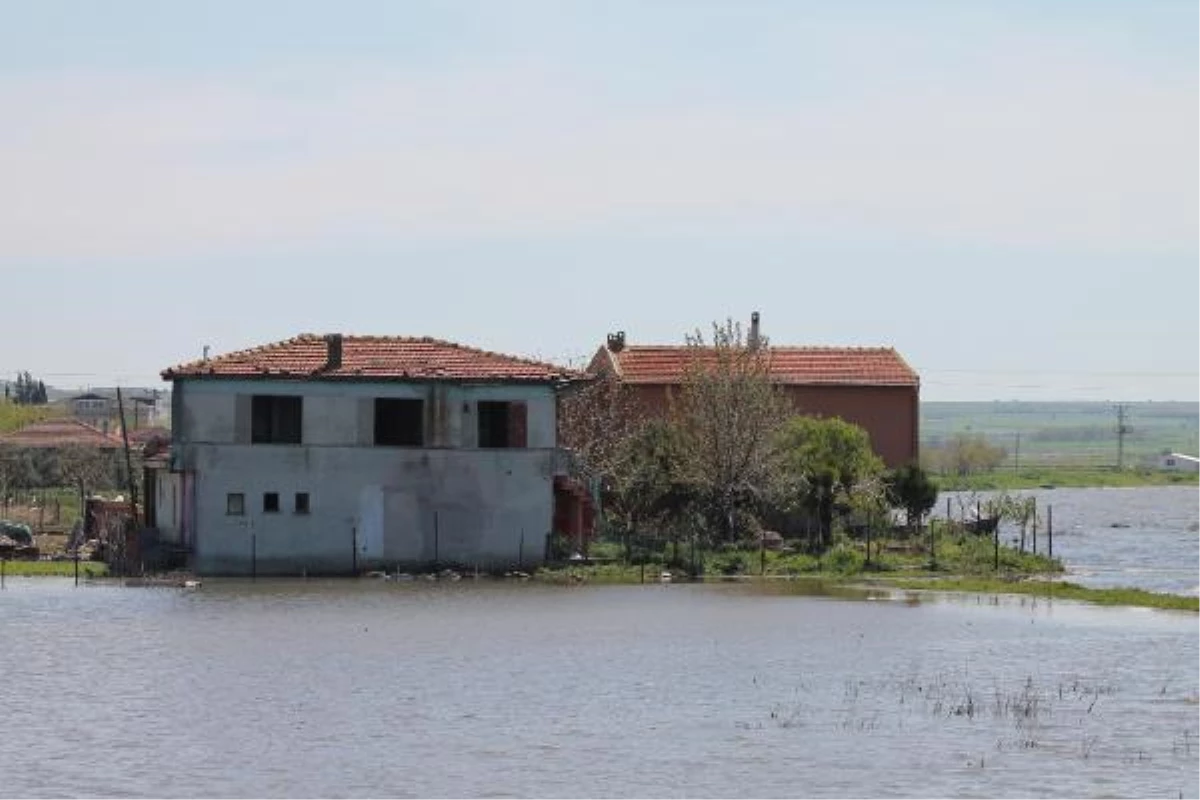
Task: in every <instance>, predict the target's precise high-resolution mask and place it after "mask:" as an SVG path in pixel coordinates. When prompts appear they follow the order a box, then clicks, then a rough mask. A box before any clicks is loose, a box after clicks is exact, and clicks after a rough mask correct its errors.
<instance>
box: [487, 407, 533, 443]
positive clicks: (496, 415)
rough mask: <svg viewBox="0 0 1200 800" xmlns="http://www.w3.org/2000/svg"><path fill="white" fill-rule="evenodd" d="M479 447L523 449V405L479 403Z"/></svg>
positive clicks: (524, 423)
mask: <svg viewBox="0 0 1200 800" xmlns="http://www.w3.org/2000/svg"><path fill="white" fill-rule="evenodd" d="M478 416H479V446H480V447H525V438H526V437H525V430H526V422H525V404H524V403H506V402H499V401H494V400H482V401H480V403H479V414H478Z"/></svg>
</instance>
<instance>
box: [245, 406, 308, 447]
mask: <svg viewBox="0 0 1200 800" xmlns="http://www.w3.org/2000/svg"><path fill="white" fill-rule="evenodd" d="M301 409H302V403H301V398H299V397H287V396H284V395H273V394H256V395H254V398H253V400H252V402H251V424H250V441H251V442H252V443H254V444H300V428H301V422H300V421H301Z"/></svg>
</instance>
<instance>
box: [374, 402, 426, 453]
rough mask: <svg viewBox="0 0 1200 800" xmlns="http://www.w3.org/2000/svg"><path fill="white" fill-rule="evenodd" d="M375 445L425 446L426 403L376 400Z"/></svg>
mask: <svg viewBox="0 0 1200 800" xmlns="http://www.w3.org/2000/svg"><path fill="white" fill-rule="evenodd" d="M375 444H378V445H386V446H391V447H421V446H423V445H424V444H425V401H424V400H419V399H412V398H400V397H377V398H375Z"/></svg>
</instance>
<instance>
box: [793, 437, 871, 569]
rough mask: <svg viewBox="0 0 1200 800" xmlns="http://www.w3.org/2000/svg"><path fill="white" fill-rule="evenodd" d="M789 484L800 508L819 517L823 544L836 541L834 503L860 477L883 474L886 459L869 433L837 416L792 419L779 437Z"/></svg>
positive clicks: (845, 493) (865, 477)
mask: <svg viewBox="0 0 1200 800" xmlns="http://www.w3.org/2000/svg"><path fill="white" fill-rule="evenodd" d="M776 444H777V447H778V451H779V453H780V454H781V456H782V459H783V465H784V472H785V475H786V480H787V483H788V485H789V486H791V487H793V491H796V492H798V497H797V500H798V501H799V503H800V505H801V507H803V508H804V509H805V510H807V511H808V512H810V513H813V514H815V515H816V517H817V519H818V522H819V529H820V535H821V541H820V545H821V547H822V548H825V547H828V546H829V545H830V543H831V540H832V532H833V512H834V505H835V503H836V502H837V501H838V500H839V498H840V499H843V500H845V499H848V497H849V494H850V491H851V489H852V488H853V487H854V485H855V484H856V483H858V482H859V481H863V480H866V479H868V478H872V477H874V476H876V475H878V474H879V473H880V472H881V471H882V470H883V461H882V460H881V459H880V458H879V456H877V455H876V454H875V452H874V451H873V450H872V449H871V441H870V437H869V436H868V435H867V432H866V431H865V430H864V429H863V428H861V427H859V426H858V425H854V424H852V423H849V422H846V421H845V420H842V419H839V418H837V417H832V418H819V417H809V416H801V417H793V418H792V419H790V420H788V422H787V424H786V425H785V426H784V427H783V430H782V431H781V432H780V434H779V436H778V439H777V442H776Z"/></svg>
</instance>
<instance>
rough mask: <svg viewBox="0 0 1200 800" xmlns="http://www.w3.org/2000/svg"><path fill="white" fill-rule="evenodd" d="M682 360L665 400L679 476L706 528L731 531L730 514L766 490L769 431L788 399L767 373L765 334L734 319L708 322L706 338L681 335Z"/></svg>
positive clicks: (723, 533)
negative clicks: (753, 336) (675, 391)
mask: <svg viewBox="0 0 1200 800" xmlns="http://www.w3.org/2000/svg"><path fill="white" fill-rule="evenodd" d="M687 345H688V365H687V367H686V370H685V373H684V381H683V386H682V389H681V392H680V396H679V398H678V402H676V403H674V405H673V408H672V419H673V421H674V423H675V425H676V426H677V428H678V430H679V431H680V434H681V445H682V447H681V452H680V456H681V459H682V470H683V476H684V483H686V484H688V485H690V486H691V487H692V488H693V491H694V496H695V498H696V500H698V501H699V503H700V504H701V506H702V511H703V513H704V517H705V519H706V520H707V521H708V526H709V528H710V530H713V531H717V532H719V535H720V537H721V538H722V539H724V540H725V541H734V540H735V539H736V538H737V530H736V526H735V518H736V517H737V516H738V515H739V514H742V513H744V512H747V511H750V510H752V509H754V508H755V507H756V506H758V505H760V504H761V503H762V502H763V501H764V500H765V499H766V498H767V497H769V496H770V494H771V487H772V485H773V481H774V479H775V473H776V471H777V470H776V467H777V465H778V463H779V459H778V456H777V452H776V449H775V446H774V445H775V437H776V435H777V433H778V430H779V426H780V425H781V424H782V423H783V421H784V420H785V419H786V418H787V414H788V409H789V408H790V406H789V404H788V402H787V399H786V398H785V397H784V396H783V395H782V394H781V393H780V391H779V390H778V389H777V388H776V387H775V386H773V385H772V383H771V380H770V358H771V355H770V348H769V347H768V346H767V342H766V339H765V338H763V339H760V340H759V341H758V342H757V343H754V344H751V343H749V342H747V341H746V340H745V339H744V337H743V335H742V328H741V325H740V324H738V323H735V322H734V321H733V320H727V321H726V322H725V323H724V324H718V323H713V326H712V341H711V343H710V342H706V341H705V339H704V336H703V335H702V334H701V333H700V331H696V333H695V334H694V335H692V336H688V337H687Z"/></svg>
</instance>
